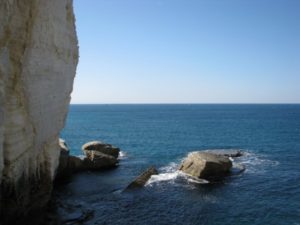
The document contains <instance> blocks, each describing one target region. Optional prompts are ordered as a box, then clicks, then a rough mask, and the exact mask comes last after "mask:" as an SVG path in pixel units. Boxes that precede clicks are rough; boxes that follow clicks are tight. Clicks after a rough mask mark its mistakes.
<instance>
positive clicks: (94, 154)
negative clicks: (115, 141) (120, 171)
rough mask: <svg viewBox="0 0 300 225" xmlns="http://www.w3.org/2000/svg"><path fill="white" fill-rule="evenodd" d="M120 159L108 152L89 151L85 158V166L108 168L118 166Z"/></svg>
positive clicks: (89, 167)
mask: <svg viewBox="0 0 300 225" xmlns="http://www.w3.org/2000/svg"><path fill="white" fill-rule="evenodd" d="M117 164H118V160H117V159H116V158H115V157H113V156H111V155H107V154H103V153H101V152H98V151H89V154H87V155H86V157H85V158H84V159H83V166H84V168H85V169H88V170H98V169H107V168H112V167H115V166H117Z"/></svg>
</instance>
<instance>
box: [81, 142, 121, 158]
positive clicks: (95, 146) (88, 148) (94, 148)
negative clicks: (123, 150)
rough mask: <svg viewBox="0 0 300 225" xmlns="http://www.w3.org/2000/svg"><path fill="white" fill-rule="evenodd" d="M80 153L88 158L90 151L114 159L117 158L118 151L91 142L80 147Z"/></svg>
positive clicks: (104, 144) (102, 144) (114, 148)
mask: <svg viewBox="0 0 300 225" xmlns="http://www.w3.org/2000/svg"><path fill="white" fill-rule="evenodd" d="M82 151H83V152H84V154H85V155H86V156H87V157H88V158H89V155H90V154H92V153H91V151H97V152H100V153H103V154H107V155H111V156H113V157H115V158H118V156H119V153H120V149H119V148H117V147H115V146H112V145H111V144H106V143H103V142H100V141H91V142H88V143H86V144H84V145H83V146H82Z"/></svg>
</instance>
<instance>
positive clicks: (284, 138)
mask: <svg viewBox="0 0 300 225" xmlns="http://www.w3.org/2000/svg"><path fill="white" fill-rule="evenodd" d="M61 137H62V138H63V139H65V140H66V142H67V144H68V146H69V148H70V152H71V154H73V155H77V156H82V155H83V153H82V151H81V146H82V145H83V144H84V143H86V142H89V141H93V140H99V141H103V142H105V143H109V144H112V145H114V146H117V147H119V148H120V149H121V154H120V161H119V165H118V167H116V168H115V169H111V170H105V171H98V172H96V171H86V172H82V173H79V174H76V175H74V176H73V177H72V178H70V179H69V181H68V182H67V183H66V184H65V185H64V186H63V187H60V188H57V190H56V196H57V199H59V200H60V201H61V202H62V204H63V206H62V207H61V209H60V211H59V212H60V214H61V215H62V217H63V218H65V221H72V219H74V218H75V217H76V216H77V217H78V215H80V213H82V212H83V214H82V215H84V213H86V215H89V218H88V219H86V220H84V219H83V220H82V224H103V225H104V224H105V225H110V224H113V225H118V224H120V225H121V224H126V225H127V224H128V225H135V224H136V225H147V224H150V225H160V224H165V225H170V224H180V225H185V224H186V225H189V224H190V225H197V224H198V225H201V224H203V225H215V224H220V225H238V224H241V225H262V224H265V225H273V224H274V225H281V224H282V225H286V224H287V225H300V105H299V104H145V105H143V104H136V105H135V104H120V105H115V104H102V105H71V106H70V109H69V114H68V117H67V120H66V126H65V128H64V129H63V131H62V132H61ZM208 149H240V150H241V151H242V152H243V153H244V155H243V156H242V157H240V158H236V159H235V161H234V164H235V163H236V164H243V165H244V166H245V167H246V170H245V171H244V172H243V173H240V174H233V175H232V176H228V177H226V178H224V180H221V181H220V182H214V183H209V182H197V181H195V180H193V179H190V178H189V177H187V176H186V175H184V174H183V173H180V172H178V170H177V169H178V166H179V165H180V162H181V161H182V160H183V159H184V157H186V156H187V154H188V153H189V152H191V151H196V150H197V151H202V150H208ZM150 166H154V167H156V168H157V169H158V171H159V172H160V174H159V175H157V176H153V177H152V178H151V179H150V180H149V181H148V183H147V184H146V186H145V187H144V188H142V189H140V190H135V191H130V192H123V190H124V189H125V188H126V186H127V185H128V184H129V183H130V182H131V181H132V180H133V179H134V178H135V177H137V176H138V175H139V174H141V173H142V172H143V171H145V170H146V169H147V168H148V167H150ZM72 217H74V218H72Z"/></svg>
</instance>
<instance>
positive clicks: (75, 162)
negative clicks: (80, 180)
mask: <svg viewBox="0 0 300 225" xmlns="http://www.w3.org/2000/svg"><path fill="white" fill-rule="evenodd" d="M89 143H92V144H88V145H84V146H89V147H90V150H84V153H85V157H84V158H83V157H81V158H80V157H77V156H73V155H70V151H69V149H68V146H67V144H66V142H65V141H64V140H63V139H59V145H60V157H59V166H58V169H57V174H56V181H58V182H63V183H64V182H66V181H67V179H66V178H69V177H70V176H71V175H72V174H74V173H76V172H80V171H85V170H102V169H110V168H115V167H116V166H117V165H118V159H117V156H118V155H119V151H120V149H119V148H116V147H113V146H112V145H110V144H103V143H102V142H89ZM99 143H100V144H99ZM91 146H92V147H91ZM89 147H86V148H89ZM83 149H84V148H83ZM92 149H97V150H92ZM102 150H104V152H107V153H108V154H104V153H102ZM114 156H116V157H114Z"/></svg>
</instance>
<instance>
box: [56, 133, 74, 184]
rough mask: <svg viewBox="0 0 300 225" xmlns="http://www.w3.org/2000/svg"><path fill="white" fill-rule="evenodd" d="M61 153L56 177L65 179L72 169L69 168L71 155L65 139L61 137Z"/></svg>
mask: <svg viewBox="0 0 300 225" xmlns="http://www.w3.org/2000/svg"><path fill="white" fill-rule="evenodd" d="M59 147H60V155H59V165H58V168H57V172H56V179H63V178H64V177H68V176H69V175H70V174H71V173H72V171H71V170H70V168H69V157H70V151H69V148H68V145H67V143H66V142H65V140H63V139H61V138H60V139H59Z"/></svg>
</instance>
